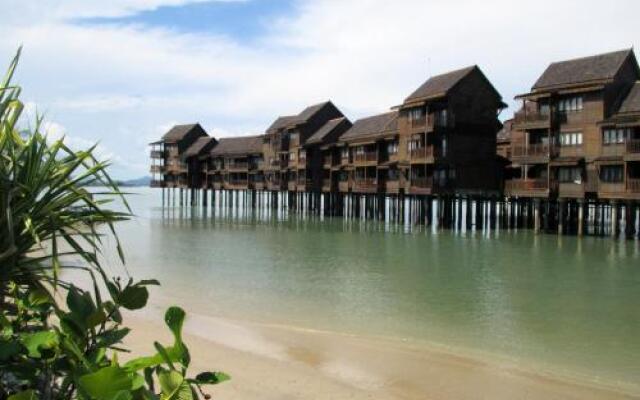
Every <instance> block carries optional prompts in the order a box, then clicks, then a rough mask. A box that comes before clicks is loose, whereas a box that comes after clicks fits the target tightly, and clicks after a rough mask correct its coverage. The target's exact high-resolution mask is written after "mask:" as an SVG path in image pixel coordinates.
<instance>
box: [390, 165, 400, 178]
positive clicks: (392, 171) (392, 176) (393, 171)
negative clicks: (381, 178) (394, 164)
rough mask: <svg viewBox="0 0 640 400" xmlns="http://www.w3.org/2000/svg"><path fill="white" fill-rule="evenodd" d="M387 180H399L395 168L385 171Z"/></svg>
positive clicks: (398, 174)
mask: <svg viewBox="0 0 640 400" xmlns="http://www.w3.org/2000/svg"><path fill="white" fill-rule="evenodd" d="M387 178H388V179H389V180H390V181H397V180H398V179H399V178H400V173H399V171H398V170H397V169H396V168H390V169H389V170H388V171H387Z"/></svg>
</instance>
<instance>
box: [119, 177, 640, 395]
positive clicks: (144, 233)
mask: <svg viewBox="0 0 640 400" xmlns="http://www.w3.org/2000/svg"><path fill="white" fill-rule="evenodd" d="M133 192H135V194H134V195H132V196H130V197H129V201H130V203H131V206H132V208H133V211H134V213H135V214H136V217H135V218H134V219H133V220H132V221H129V222H125V223H122V224H120V225H119V226H118V233H119V236H120V239H121V241H122V242H123V244H124V247H125V252H126V255H127V264H126V269H127V271H128V272H129V273H130V274H131V275H133V276H134V277H136V278H150V277H154V278H157V279H159V280H160V281H161V283H162V286H161V287H160V288H158V289H157V290H155V293H157V294H159V295H161V296H163V297H166V298H169V299H171V301H172V302H175V303H176V304H179V305H183V306H185V307H186V308H187V309H191V310H195V311H196V312H199V313H204V314H208V315H213V316H223V317H230V318H236V319H242V320H250V321H258V322H266V323H278V324H287V325H293V326H300V327H307V328H313V329H320V330H330V331H336V332H344V333H352V334H359V335H371V336H384V337H389V338H396V339H402V340H408V341H413V342H415V343H428V344H432V345H437V346H443V347H446V348H447V349H452V350H455V351H461V352H467V353H470V354H471V353H473V354H477V355H480V356H485V355H486V356H492V357H497V358H499V359H502V360H510V361H512V362H514V363H517V364H518V365H521V366H523V367H525V368H531V369H535V370H537V371H542V372H544V371H549V372H552V373H561V374H566V375H567V376H577V377H580V378H581V379H583V378H584V379H588V380H593V381H598V382H600V383H604V384H607V385H614V386H620V387H624V388H626V389H629V390H632V391H637V393H640V386H639V384H638V382H640V245H639V243H638V242H637V241H625V240H612V239H609V238H594V237H585V238H575V237H558V236H555V235H534V234H533V233H532V232H530V231H527V230H519V231H508V230H499V231H494V232H473V231H447V230H437V229H434V228H431V227H430V228H425V227H410V226H397V225H394V224H388V223H387V224H385V223H379V222H371V221H368V222H365V221H352V220H344V219H340V218H319V217H310V216H298V215H293V214H291V215H290V214H289V213H288V212H287V211H286V210H285V211H279V212H275V213H274V212H273V211H271V210H257V211H252V210H250V209H240V210H238V209H235V210H230V209H227V208H219V207H216V208H215V209H213V210H212V209H211V208H209V209H207V210H204V209H202V208H195V209H192V208H190V207H185V208H179V207H177V208H171V209H169V208H162V207H161V198H160V191H159V190H151V189H134V190H133ZM108 261H109V263H110V264H112V265H114V267H113V270H114V273H116V272H117V271H122V269H120V268H118V267H115V265H116V264H117V261H116V257H115V256H109V257H108Z"/></svg>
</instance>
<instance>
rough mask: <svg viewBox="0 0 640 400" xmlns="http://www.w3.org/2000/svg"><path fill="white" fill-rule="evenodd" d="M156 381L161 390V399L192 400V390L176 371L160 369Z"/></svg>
mask: <svg viewBox="0 0 640 400" xmlns="http://www.w3.org/2000/svg"><path fill="white" fill-rule="evenodd" d="M158 382H159V383H160V388H161V390H162V396H161V397H160V398H161V399H162V400H192V399H193V392H192V391H191V387H190V386H189V383H188V382H187V381H186V380H185V379H184V377H183V376H182V375H181V374H180V373H179V372H177V371H161V372H160V373H159V374H158Z"/></svg>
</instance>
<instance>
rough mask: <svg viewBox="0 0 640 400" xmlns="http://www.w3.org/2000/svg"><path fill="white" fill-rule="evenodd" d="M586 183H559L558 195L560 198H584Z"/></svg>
mask: <svg viewBox="0 0 640 400" xmlns="http://www.w3.org/2000/svg"><path fill="white" fill-rule="evenodd" d="M584 191H585V185H584V183H576V182H559V183H558V195H559V196H560V197H582V196H583V195H584Z"/></svg>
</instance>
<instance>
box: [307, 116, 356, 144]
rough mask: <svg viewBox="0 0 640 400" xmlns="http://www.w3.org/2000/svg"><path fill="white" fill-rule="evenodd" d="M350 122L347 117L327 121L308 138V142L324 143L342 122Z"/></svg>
mask: <svg viewBox="0 0 640 400" xmlns="http://www.w3.org/2000/svg"><path fill="white" fill-rule="evenodd" d="M345 122H348V120H347V118H346V117H341V118H334V119H331V120H329V121H327V123H326V124H324V125H323V126H322V127H321V128H320V129H318V130H317V131H316V132H315V133H314V134H313V135H311V136H310V137H309V139H307V141H306V144H318V143H323V142H324V140H325V138H326V137H327V136H328V135H329V134H331V132H333V131H334V130H335V129H336V128H338V127H339V126H340V125H341V124H343V123H345Z"/></svg>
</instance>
